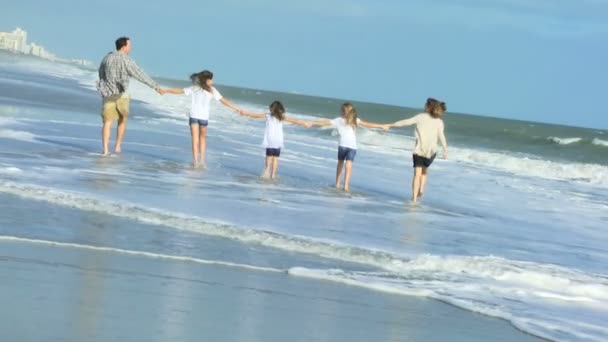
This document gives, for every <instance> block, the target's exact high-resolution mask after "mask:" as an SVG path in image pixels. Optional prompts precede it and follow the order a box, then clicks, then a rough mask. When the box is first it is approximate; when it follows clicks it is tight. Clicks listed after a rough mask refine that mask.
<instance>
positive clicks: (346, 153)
mask: <svg viewBox="0 0 608 342" xmlns="http://www.w3.org/2000/svg"><path fill="white" fill-rule="evenodd" d="M356 155H357V150H355V149H354V148H349V147H342V146H339V147H338V160H350V161H355V156H356Z"/></svg>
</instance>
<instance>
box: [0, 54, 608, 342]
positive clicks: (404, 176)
mask: <svg viewBox="0 0 608 342" xmlns="http://www.w3.org/2000/svg"><path fill="white" fill-rule="evenodd" d="M216 78H217V80H216V82H218V83H220V84H221V75H217V76H216ZM95 80H96V73H95V72H92V71H88V70H83V69H79V68H76V67H72V66H68V65H61V64H52V63H47V62H42V61H39V60H33V59H22V58H16V57H14V56H6V55H2V56H0V198H1V202H0V203H4V205H2V206H0V208H1V209H2V215H1V216H2V218H1V220H2V221H1V223H2V225H1V226H0V233H1V234H2V235H1V236H0V241H2V243H19V244H36V245H42V246H47V245H50V246H55V247H56V248H60V249H61V248H64V249H69V248H89V249H90V250H91V251H94V252H107V253H123V254H127V255H131V254H133V253H135V254H134V255H141V256H145V255H154V256H158V255H162V256H164V258H168V260H174V261H177V262H200V260H203V261H202V263H204V264H207V263H209V262H211V263H212V264H214V265H215V264H219V265H225V266H231V267H232V266H235V265H236V266H237V268H239V267H240V268H245V269H246V271H247V272H251V271H256V270H257V271H260V272H265V271H268V270H270V271H271V272H272V270H278V271H279V272H284V273H286V274H287V275H288V276H289V277H290V278H293V279H295V280H298V279H299V280H301V281H309V280H317V281H323V282H328V283H332V284H335V285H339V286H343V287H344V288H345V289H346V288H349V289H351V288H353V287H356V288H362V289H367V290H369V291H373V292H377V293H383V294H390V295H393V296H404V297H421V298H429V299H433V300H438V301H441V302H443V303H448V304H449V305H451V306H454V307H457V308H461V309H464V310H467V311H469V312H474V313H478V314H483V315H485V316H489V317H495V318H499V319H502V320H504V321H506V322H509V323H510V324H511V325H513V326H514V327H516V328H517V329H519V330H521V331H524V332H527V333H529V334H532V335H536V336H539V337H543V338H547V339H551V340H557V341H589V340H594V341H604V340H608V328H607V324H606V322H608V309H607V308H608V272H607V270H606V265H608V250H607V249H606V243H607V242H608V229H607V227H608V146H607V145H608V132H607V131H606V130H601V129H586V128H575V127H565V126H555V125H546V124H539V123H530V122H522V121H511V120H504V119H494V118H487V117H477V116H471V115H465V114H452V113H450V112H448V114H447V115H446V117H445V122H446V127H447V128H446V129H447V131H446V134H447V137H448V141H449V143H450V159H449V160H447V161H444V160H437V161H436V162H435V164H433V166H432V168H431V169H430V176H429V184H428V188H427V191H426V193H425V197H424V198H423V200H422V202H421V204H420V205H416V206H412V205H410V204H409V203H408V199H409V196H410V181H411V175H412V169H411V149H412V145H413V137H412V136H413V131H412V130H411V129H398V130H392V131H390V132H388V133H386V132H381V131H377V130H367V129H363V128H361V129H359V131H358V139H359V145H360V148H359V152H358V155H357V160H356V162H355V166H354V171H353V178H352V180H351V187H352V190H353V192H352V193H351V194H345V193H341V192H338V191H335V190H334V189H333V188H332V184H333V181H334V172H335V155H336V150H337V136H336V133H335V132H333V131H332V130H331V129H313V128H311V129H305V128H301V127H299V126H290V125H286V129H285V136H286V138H285V139H286V144H285V145H286V146H285V149H284V150H283V151H282V155H281V159H280V165H279V172H278V174H279V179H278V180H277V181H263V180H261V179H260V178H259V174H260V172H261V170H262V167H263V162H264V161H263V149H262V148H261V147H260V144H261V140H262V134H263V129H264V122H263V120H259V121H256V120H252V119H248V118H242V117H239V116H238V115H236V114H235V113H233V112H231V111H230V110H228V109H227V108H225V107H222V106H218V105H216V106H215V107H213V112H212V116H211V119H210V126H209V130H208V150H207V168H206V169H192V168H190V167H189V164H190V159H191V155H190V137H189V133H188V127H187V122H186V115H185V113H187V109H188V105H189V101H188V99H187V98H186V97H181V96H172V95H165V96H163V97H161V96H159V95H157V94H156V93H154V92H153V91H152V90H150V89H147V88H146V87H145V86H142V85H141V84H138V83H136V82H133V84H132V88H131V95H132V98H133V99H134V101H133V107H132V116H131V117H130V120H129V126H128V130H127V135H126V139H125V142H124V146H123V151H124V152H123V154H122V155H120V156H116V155H114V156H110V157H101V156H99V151H100V142H99V128H100V117H99V98H98V95H97V94H96V93H95V91H94V84H95ZM162 83H163V84H165V85H170V86H180V85H185V84H186V83H184V82H181V81H175V80H163V81H162ZM218 89H219V90H220V92H222V94H223V95H224V96H225V97H227V98H229V99H231V100H233V101H234V102H235V103H237V104H238V105H239V106H241V107H245V108H248V109H250V110H256V111H264V110H265V109H266V106H267V105H268V104H269V103H270V102H271V101H272V100H274V99H279V100H281V101H283V102H284V103H285V104H286V106H287V109H288V114H289V115H291V116H294V117H297V118H300V119H304V120H312V119H317V118H319V117H328V118H331V117H335V116H337V115H338V111H339V106H340V104H341V103H342V102H343V100H340V99H327V98H314V97H306V96H301V95H296V94H287V93H276V92H267V91H261V90H251V89H241V88H235V87H224V86H221V85H218ZM446 100H447V102H448V107H449V99H446ZM423 101H424V99H421V102H423ZM355 104H356V105H357V107H358V109H359V113H360V115H361V117H362V118H363V119H365V120H368V121H377V122H392V121H396V120H399V119H401V118H404V117H407V116H409V115H412V114H415V113H416V112H417V110H416V109H411V108H397V107H392V106H384V105H378V104H367V103H357V102H356V101H355ZM113 134H114V132H113ZM21 202H23V203H29V204H28V205H29V206H31V207H32V208H34V210H33V212H30V211H20V210H21V209H19V208H23V207H24V205H20V206H17V205H16V204H15V203H21ZM36 203H38V204H40V205H45V206H55V207H59V208H64V209H69V210H71V211H76V212H83V213H88V215H91V216H93V217H94V219H89V220H87V221H85V222H82V223H81V224H80V225H78V224H75V225H74V226H75V227H83V228H82V229H96V228H95V227H96V225H97V224H101V223H98V222H106V223H107V224H104V225H103V226H104V227H106V226H113V225H116V226H120V227H127V228H125V229H126V230H130V229H132V230H133V231H128V232H126V231H125V232H121V231H122V230H123V229H122V228H121V229H120V230H117V231H116V235H115V236H116V237H115V238H114V239H112V240H111V241H112V242H111V243H112V245H111V246H108V245H106V244H104V241H106V242H107V241H109V240H103V239H101V240H100V239H96V238H83V237H82V236H81V235H80V234H82V232H78V229H77V228H74V227H72V228H70V229H67V228H65V229H62V228H61V227H62V226H64V224H63V223H61V224H60V223H57V224H54V225H50V226H52V227H55V228H53V229H51V228H48V227H47V229H45V226H46V225H49V223H48V222H49V221H52V219H56V220H59V221H58V222H64V221H65V220H72V219H76V218H66V216H65V215H67V214H65V213H64V214H54V215H57V216H58V217H57V218H55V217H54V216H53V214H47V215H45V216H44V217H36V215H35V214H36V211H37V210H39V209H35V208H36V207H35V204H36ZM26 207H27V206H26ZM40 210H41V209H40ZM62 220H63V221H62ZM108 222H109V223H108ZM120 222H137V224H138V225H142V227H144V226H146V227H147V226H160V227H166V228H167V229H169V232H170V231H174V232H175V234H178V233H179V234H188V236H190V237H191V241H192V243H191V244H189V243H184V242H183V241H181V242H180V243H175V244H171V243H167V242H166V239H160V238H154V234H151V235H150V236H149V235H145V234H144V233H141V234H144V235H145V236H147V237H148V239H147V240H146V241H137V238H136V237H137V236H138V234H135V233H134V232H135V231H137V229H139V230H141V231H142V232H143V231H145V229H146V228H142V227H139V226H134V225H133V224H126V223H120ZM131 226H133V228H131ZM23 227H27V229H24V228H23ZM97 229H99V228H97ZM104 229H106V228H104ZM122 234H124V237H122V236H123V235H122ZM166 235H167V234H166V233H165V234H163V236H166ZM169 235H170V234H169ZM197 236H201V237H202V236H204V237H205V239H206V240H205V241H212V242H207V243H208V244H210V245H213V244H217V243H220V242H218V241H222V242H221V243H222V244H224V245H225V244H227V242H226V241H229V242H230V243H234V244H235V245H234V246H231V247H230V248H228V247H226V248H225V249H217V248H209V249H212V250H214V252H213V253H211V252H209V253H211V255H200V253H204V252H202V251H203V250H205V249H207V248H206V245H204V244H203V245H201V244H202V243H201V242H200V241H199V242H197V241H198V240H197ZM209 239H210V240H209ZM213 241H215V242H213ZM83 246H84V247H83ZM242 246H248V247H247V248H245V249H243V247H242ZM249 249H253V250H255V251H256V253H262V254H264V255H267V254H271V255H269V256H267V257H264V258H259V257H258V258H255V259H253V260H255V261H256V262H257V263H256V262H254V263H246V264H245V263H243V260H244V259H245V257H244V256H243V255H247V254H248V253H252V251H250V250H249ZM268 251H272V252H268ZM129 253H131V254H129ZM138 253H140V254H138ZM141 253H143V254H141ZM146 253H148V254H146ZM189 258H190V259H189ZM194 259H196V260H199V261H193V260H194ZM188 260H190V261H188ZM205 260H207V261H205ZM209 260H211V261H209ZM247 260H250V259H247ZM208 261H209V262H208ZM243 271H245V270H243Z"/></svg>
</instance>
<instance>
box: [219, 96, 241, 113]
mask: <svg viewBox="0 0 608 342" xmlns="http://www.w3.org/2000/svg"><path fill="white" fill-rule="evenodd" d="M220 102H221V103H222V104H223V105H224V106H226V107H228V108H230V109H232V110H234V111H235V112H237V113H240V112H241V109H240V108H239V107H237V106H235V105H234V104H233V103H232V102H230V101H228V100H227V99H226V98H225V97H222V98H221V99H220Z"/></svg>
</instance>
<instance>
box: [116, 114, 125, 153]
mask: <svg viewBox="0 0 608 342" xmlns="http://www.w3.org/2000/svg"><path fill="white" fill-rule="evenodd" d="M126 128H127V118H126V117H124V116H122V117H120V118H119V119H118V126H116V145H115V146H114V152H115V153H120V152H122V147H121V146H122V139H123V138H124V136H125V130H126Z"/></svg>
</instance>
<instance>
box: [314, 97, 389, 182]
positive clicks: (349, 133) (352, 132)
mask: <svg viewBox="0 0 608 342" xmlns="http://www.w3.org/2000/svg"><path fill="white" fill-rule="evenodd" d="M312 125H313V126H333V127H334V128H336V129H337V130H338V134H339V135H340V145H339V146H338V165H337V166H336V188H337V189H339V188H340V178H341V177H340V176H341V175H342V169H343V168H344V169H345V172H344V191H350V187H349V184H350V176H351V171H352V167H353V161H355V155H356V154H357V132H356V131H357V126H358V125H361V126H363V127H368V128H382V129H384V130H388V128H389V127H388V125H382V124H377V123H372V122H366V121H363V120H361V119H359V118H357V110H356V109H355V107H354V106H353V105H352V104H351V103H349V102H346V103H344V104H343V105H342V116H341V117H338V118H335V119H333V120H319V121H315V122H312Z"/></svg>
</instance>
